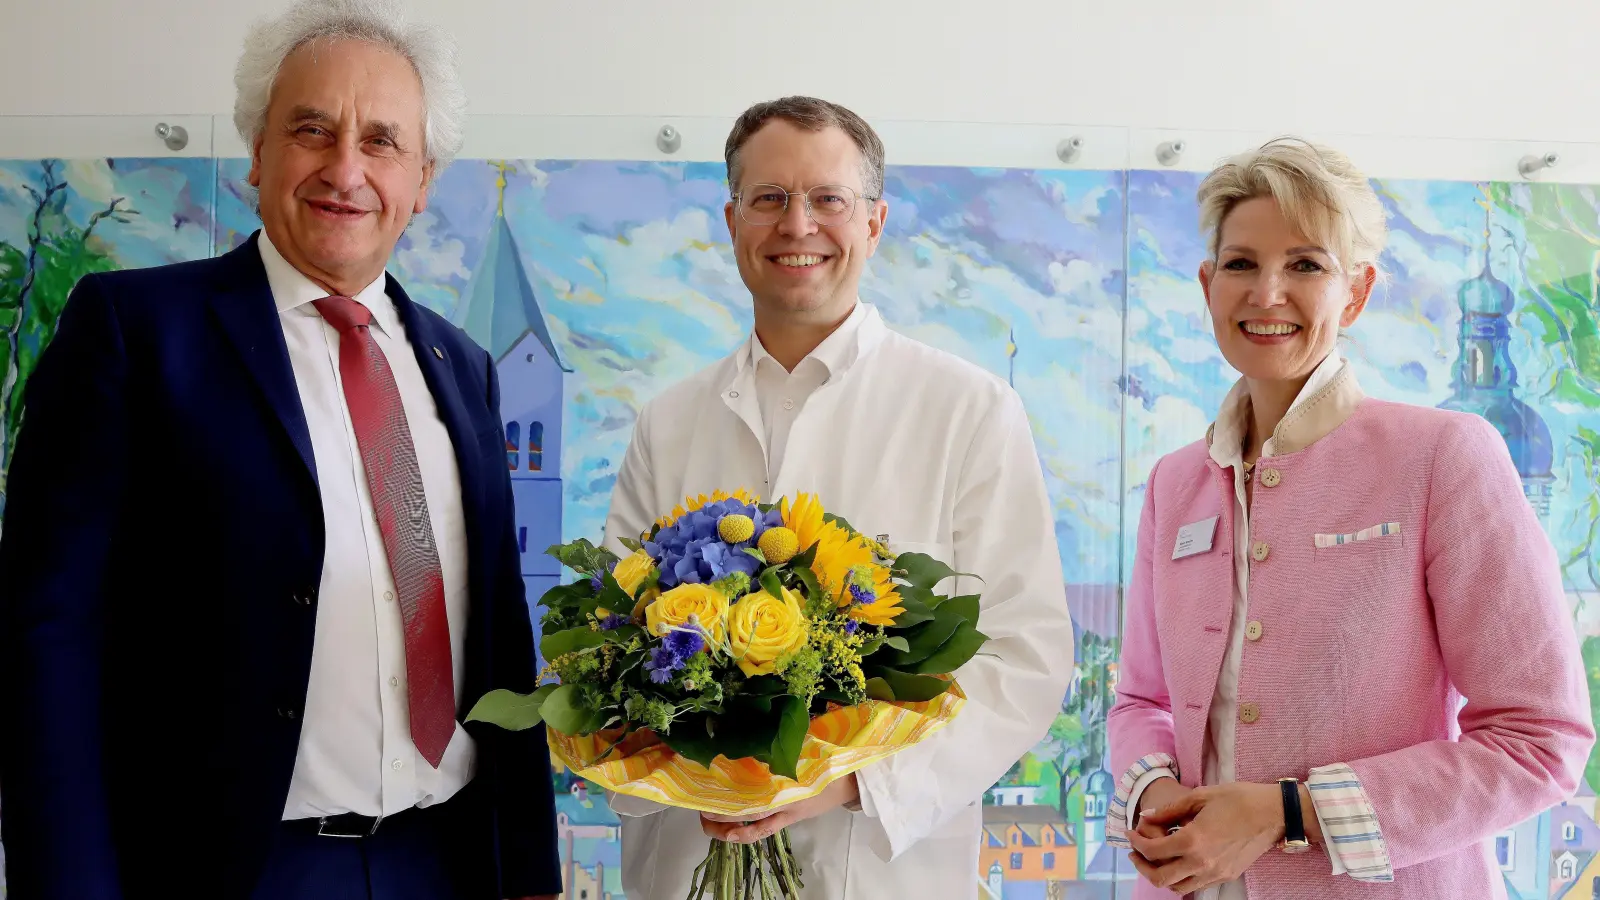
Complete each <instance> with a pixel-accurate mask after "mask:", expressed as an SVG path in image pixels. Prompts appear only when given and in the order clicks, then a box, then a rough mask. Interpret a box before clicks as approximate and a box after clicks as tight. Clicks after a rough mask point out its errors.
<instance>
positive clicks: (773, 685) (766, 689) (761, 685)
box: [739, 675, 789, 697]
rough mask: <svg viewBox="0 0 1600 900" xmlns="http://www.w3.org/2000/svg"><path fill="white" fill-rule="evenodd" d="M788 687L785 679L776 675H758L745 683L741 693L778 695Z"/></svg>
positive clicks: (747, 695) (766, 695) (755, 695)
mask: <svg viewBox="0 0 1600 900" xmlns="http://www.w3.org/2000/svg"><path fill="white" fill-rule="evenodd" d="M788 689H789V686H788V685H787V684H785V683H784V680H783V679H782V678H779V677H778V676H776V675H757V676H755V677H754V678H751V679H749V680H748V681H746V682H745V683H744V687H742V688H740V689H739V694H740V696H744V697H777V696H780V695H782V694H783V693H784V692H785V691H787V690H788Z"/></svg>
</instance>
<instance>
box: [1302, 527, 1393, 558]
mask: <svg viewBox="0 0 1600 900" xmlns="http://www.w3.org/2000/svg"><path fill="white" fill-rule="evenodd" d="M1311 542H1312V545H1313V546H1315V547H1316V551H1317V558H1318V559H1322V558H1324V557H1327V558H1329V559H1333V558H1337V557H1339V556H1355V555H1358V554H1365V553H1384V552H1390V551H1394V550H1399V549H1401V548H1403V547H1404V546H1405V545H1406V544H1405V534H1404V533H1402V532H1401V530H1400V523H1399V522H1384V523H1382V524H1379V525H1372V526H1370V527H1367V528H1363V529H1361V530H1360V531H1348V532H1318V533H1316V534H1313V535H1312V536H1311Z"/></svg>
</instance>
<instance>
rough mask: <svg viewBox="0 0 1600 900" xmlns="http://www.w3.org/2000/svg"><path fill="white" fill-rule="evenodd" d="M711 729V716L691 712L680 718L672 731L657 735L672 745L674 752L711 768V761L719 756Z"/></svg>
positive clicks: (662, 740) (665, 742)
mask: <svg viewBox="0 0 1600 900" xmlns="http://www.w3.org/2000/svg"><path fill="white" fill-rule="evenodd" d="M710 729H711V716H709V715H707V714H703V713H701V714H691V715H688V716H684V717H683V718H681V719H679V720H678V721H677V722H676V723H675V724H674V725H673V728H672V730H671V731H670V732H668V733H667V734H661V735H657V737H660V738H661V742H662V743H664V744H666V745H667V746H668V747H671V748H672V752H674V753H677V754H679V755H681V756H683V757H684V758H685V759H692V760H694V761H695V762H697V763H699V764H700V765H702V766H706V767H707V768H710V766H711V763H712V762H713V761H714V760H716V758H717V744H716V739H715V738H714V737H713V736H712V734H711V731H710Z"/></svg>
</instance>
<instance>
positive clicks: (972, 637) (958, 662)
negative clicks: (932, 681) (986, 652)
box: [906, 620, 989, 675]
mask: <svg viewBox="0 0 1600 900" xmlns="http://www.w3.org/2000/svg"><path fill="white" fill-rule="evenodd" d="M988 640H989V637H988V635H986V634H984V633H983V632H981V631H979V630H978V629H976V628H974V627H972V624H971V623H969V622H967V621H965V620H963V621H962V622H961V625H960V626H959V627H958V628H956V631H955V634H952V635H951V636H950V639H949V640H947V641H945V642H944V643H943V644H942V645H940V647H939V649H938V650H937V651H935V652H934V653H933V655H931V656H929V657H928V658H927V659H925V660H923V661H921V662H919V663H916V664H915V665H911V666H907V667H906V671H908V672H912V673H914V674H917V675H944V674H948V673H950V672H954V671H955V670H957V669H959V668H961V667H962V666H963V665H965V664H966V662H967V660H969V659H971V658H972V657H973V655H974V654H976V653H977V652H978V648H980V647H982V646H983V645H984V643H985V642H986V641H988Z"/></svg>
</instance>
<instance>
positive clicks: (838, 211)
mask: <svg viewBox="0 0 1600 900" xmlns="http://www.w3.org/2000/svg"><path fill="white" fill-rule="evenodd" d="M790 197H804V198H806V215H807V216H809V217H810V218H811V221H813V222H815V223H817V224H818V225H824V226H830V227H831V226H835V225H843V224H845V223H846V222H848V221H850V220H851V219H852V218H854V217H855V214H856V199H857V198H858V197H859V198H860V199H862V200H866V201H868V202H871V201H875V200H877V199H878V198H877V197H870V196H867V195H865V194H857V193H856V191H855V189H854V188H850V187H846V186H845V185H842V184H819V185H817V186H816V187H814V188H811V189H810V190H807V191H786V190H784V189H783V188H781V187H779V186H778V185H775V184H752V185H749V186H748V187H746V188H745V189H744V190H742V191H740V192H738V193H736V194H734V195H733V202H734V204H735V205H737V206H738V208H739V218H741V219H743V220H745V221H746V222H749V223H750V224H751V225H776V224H778V222H780V221H782V219H783V216H784V213H786V212H788V211H789V198H790Z"/></svg>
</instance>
